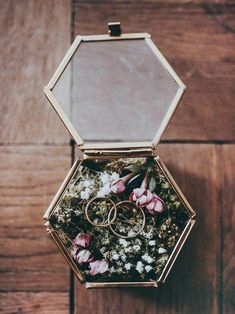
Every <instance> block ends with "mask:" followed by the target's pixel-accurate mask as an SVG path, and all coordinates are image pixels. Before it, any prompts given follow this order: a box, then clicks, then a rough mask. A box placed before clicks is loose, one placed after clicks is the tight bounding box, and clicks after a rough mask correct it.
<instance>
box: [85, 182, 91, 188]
mask: <svg viewBox="0 0 235 314" xmlns="http://www.w3.org/2000/svg"><path fill="white" fill-rule="evenodd" d="M83 185H84V186H85V187H86V188H89V187H90V186H91V181H90V180H85V181H84V182H83Z"/></svg>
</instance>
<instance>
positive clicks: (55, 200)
mask: <svg viewBox="0 0 235 314" xmlns="http://www.w3.org/2000/svg"><path fill="white" fill-rule="evenodd" d="M82 160H83V157H82V156H80V157H78V158H77V159H76V161H75V162H74V164H73V166H72V167H71V168H70V170H69V172H68V174H67V176H66V177H65V179H64V181H63V183H62V185H61V186H60V188H59V190H58V191H57V193H56V195H55V197H54V198H53V200H52V202H51V204H50V205H49V207H48V209H47V210H46V212H45V214H44V216H43V219H44V220H48V219H49V218H50V215H51V214H52V212H53V210H54V208H55V206H56V205H57V203H58V201H59V200H60V198H61V197H62V194H63V193H64V191H65V189H66V187H67V186H68V184H69V182H70V181H71V179H72V177H73V175H74V172H75V171H76V169H77V168H78V167H79V166H80V164H81V163H82Z"/></svg>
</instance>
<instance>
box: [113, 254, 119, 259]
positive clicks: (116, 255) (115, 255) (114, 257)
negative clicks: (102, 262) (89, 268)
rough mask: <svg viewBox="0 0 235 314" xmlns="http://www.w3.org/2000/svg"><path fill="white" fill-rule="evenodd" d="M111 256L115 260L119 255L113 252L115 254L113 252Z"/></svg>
mask: <svg viewBox="0 0 235 314" xmlns="http://www.w3.org/2000/svg"><path fill="white" fill-rule="evenodd" d="M112 258H113V259H114V260H116V261H117V260H118V259H119V255H118V254H117V253H115V254H113V256H112Z"/></svg>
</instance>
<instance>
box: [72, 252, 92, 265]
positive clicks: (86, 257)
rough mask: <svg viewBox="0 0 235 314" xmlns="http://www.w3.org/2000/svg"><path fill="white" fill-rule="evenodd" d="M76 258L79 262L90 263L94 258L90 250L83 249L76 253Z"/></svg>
mask: <svg viewBox="0 0 235 314" xmlns="http://www.w3.org/2000/svg"><path fill="white" fill-rule="evenodd" d="M75 259H76V261H77V262H78V264H85V263H90V262H91V261H92V259H93V257H92V255H91V252H90V251H88V250H81V251H79V252H78V254H77V255H75Z"/></svg>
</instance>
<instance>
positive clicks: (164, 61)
mask: <svg viewBox="0 0 235 314" xmlns="http://www.w3.org/2000/svg"><path fill="white" fill-rule="evenodd" d="M145 41H146V43H147V45H148V46H149V47H150V48H151V50H152V51H153V52H154V54H155V55H156V56H157V58H158V60H159V61H160V62H161V63H162V65H163V67H164V68H165V69H166V70H167V71H168V73H169V74H170V75H171V76H172V78H173V79H174V80H175V81H176V83H177V84H178V85H179V87H180V88H181V89H183V90H185V89H186V86H185V85H184V83H183V82H182V80H181V79H180V78H179V76H178V75H177V74H176V72H175V70H174V69H173V68H172V66H171V65H170V63H169V62H168V61H167V59H166V58H165V57H164V56H163V54H162V53H161V51H160V50H159V49H158V47H157V46H156V45H155V43H154V42H153V41H152V39H151V38H146V39H145Z"/></svg>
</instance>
